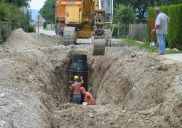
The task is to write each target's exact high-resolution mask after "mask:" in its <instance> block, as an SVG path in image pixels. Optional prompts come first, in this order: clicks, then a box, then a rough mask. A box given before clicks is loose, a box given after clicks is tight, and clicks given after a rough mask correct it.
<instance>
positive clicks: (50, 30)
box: [44, 28, 55, 31]
mask: <svg viewBox="0 0 182 128" xmlns="http://www.w3.org/2000/svg"><path fill="white" fill-rule="evenodd" d="M44 30H49V29H48V28H44ZM49 31H55V30H49Z"/></svg>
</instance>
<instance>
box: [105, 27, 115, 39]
mask: <svg viewBox="0 0 182 128" xmlns="http://www.w3.org/2000/svg"><path fill="white" fill-rule="evenodd" d="M104 28H107V26H104ZM109 28H111V31H112V29H113V26H112V25H110V26H109ZM112 36H114V37H117V36H118V25H116V26H115V27H114V31H113V34H112Z"/></svg>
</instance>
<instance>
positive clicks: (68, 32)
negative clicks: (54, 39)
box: [63, 27, 75, 45]
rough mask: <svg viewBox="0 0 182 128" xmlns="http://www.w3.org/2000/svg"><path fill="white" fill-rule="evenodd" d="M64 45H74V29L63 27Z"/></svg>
mask: <svg viewBox="0 0 182 128" xmlns="http://www.w3.org/2000/svg"><path fill="white" fill-rule="evenodd" d="M63 42H64V45H70V44H74V43H75V27H65V28H64V32H63Z"/></svg>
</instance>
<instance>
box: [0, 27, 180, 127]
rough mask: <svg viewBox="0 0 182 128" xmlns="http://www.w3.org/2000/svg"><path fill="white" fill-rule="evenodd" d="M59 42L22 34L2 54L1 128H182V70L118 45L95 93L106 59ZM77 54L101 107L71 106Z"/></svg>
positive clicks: (0, 49) (14, 35)
mask: <svg viewBox="0 0 182 128" xmlns="http://www.w3.org/2000/svg"><path fill="white" fill-rule="evenodd" d="M60 39H61V37H60V36H47V35H44V34H32V33H31V34H27V33H25V32H23V30H22V29H18V30H16V31H14V32H12V34H11V35H10V36H9V38H8V40H7V42H5V44H6V45H3V46H0V55H1V56H0V125H1V126H2V127H5V128H6V127H42V128H44V127H53V128H54V127H78V128H79V127H123V128H133V127H136V128H137V127H138V128H141V127H143V128H146V127H148V128H151V127H161V128H162V127H164V128H171V127H176V128H177V127H181V126H182V114H181V113H182V112H181V111H182V107H181V106H182V98H181V96H182V92H181V90H182V86H181V85H182V79H181V78H182V65H181V63H178V62H174V61H170V60H167V59H165V58H163V57H161V56H157V55H155V54H152V53H148V52H145V50H144V49H142V50H140V49H139V48H138V47H130V46H129V45H127V44H124V43H121V42H118V40H113V41H112V45H113V46H114V47H111V48H109V51H108V56H107V59H106V63H105V65H104V69H103V73H102V76H101V81H100V84H99V87H98V92H96V88H97V85H98V78H99V73H100V70H101V65H102V62H103V59H104V56H92V55H91V49H92V46H91V45H90V44H84V45H83V44H82V45H70V46H60V44H62V42H61V40H60ZM73 54H87V56H88V65H89V76H90V78H89V91H90V92H91V94H92V95H93V96H94V98H95V96H97V98H96V101H97V105H95V106H79V105H74V104H67V103H68V102H69V68H70V65H71V59H72V55H73Z"/></svg>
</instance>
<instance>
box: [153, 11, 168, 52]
mask: <svg viewBox="0 0 182 128" xmlns="http://www.w3.org/2000/svg"><path fill="white" fill-rule="evenodd" d="M154 13H155V14H156V15H157V19H156V22H155V28H154V29H153V30H152V33H154V32H155V31H156V33H157V37H158V43H159V55H165V48H166V41H165V38H166V34H167V33H168V31H167V25H168V23H169V21H170V18H169V17H168V16H167V15H166V14H164V13H162V12H161V11H160V9H159V8H155V9H154Z"/></svg>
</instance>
